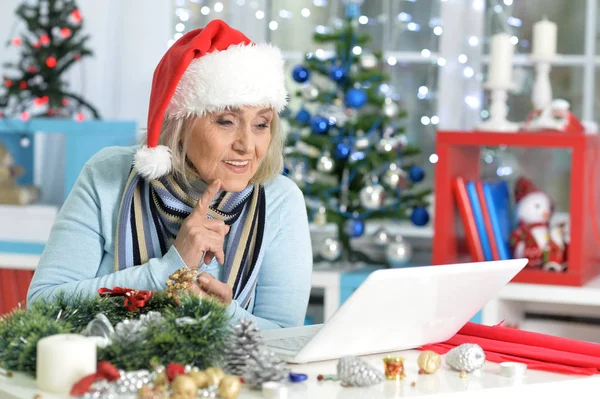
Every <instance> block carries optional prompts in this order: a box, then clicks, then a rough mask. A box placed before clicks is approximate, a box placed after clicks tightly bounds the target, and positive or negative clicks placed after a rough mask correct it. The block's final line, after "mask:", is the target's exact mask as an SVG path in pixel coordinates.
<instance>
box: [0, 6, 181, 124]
mask: <svg viewBox="0 0 600 399" xmlns="http://www.w3.org/2000/svg"><path fill="white" fill-rule="evenodd" d="M22 1H23V0H2V2H1V3H0V43H2V44H3V43H4V41H5V40H6V39H9V35H10V31H11V27H12V26H13V24H14V22H15V20H16V17H15V14H14V10H15V9H16V7H17V6H18V5H19V4H20V3H21V2H22ZM78 4H79V7H80V9H81V13H82V16H83V18H84V31H85V32H86V33H88V34H90V36H91V39H90V41H89V45H90V47H91V48H92V49H93V51H94V53H95V54H94V56H93V57H89V58H87V59H85V60H84V61H83V62H82V63H80V65H78V66H76V67H74V68H73V69H72V70H71V71H70V72H69V81H70V84H71V85H72V86H71V87H72V88H73V89H74V90H75V91H80V92H81V93H82V94H83V96H84V97H85V98H86V99H87V100H89V101H90V102H91V103H92V104H93V105H94V106H95V107H96V108H97V109H98V110H99V112H100V113H101V115H102V117H103V119H111V120H113V119H118V120H135V121H136V122H137V123H138V127H140V128H145V127H146V124H147V122H146V120H147V108H148V98H149V95H150V88H151V84H152V73H153V72H154V68H155V67H156V65H157V64H158V62H159V61H160V58H161V57H162V55H163V54H164V52H165V51H166V50H167V41H168V40H169V38H170V37H171V35H172V31H173V30H172V21H173V17H172V6H171V0H152V1H148V0H125V1H124V0H102V1H98V0H79V2H78ZM17 59H18V52H17V51H16V50H15V49H13V48H9V49H6V48H4V47H0V65H1V64H2V63H4V62H7V61H16V60H17ZM3 72H4V71H3V70H2V67H1V66H0V74H2V73H3Z"/></svg>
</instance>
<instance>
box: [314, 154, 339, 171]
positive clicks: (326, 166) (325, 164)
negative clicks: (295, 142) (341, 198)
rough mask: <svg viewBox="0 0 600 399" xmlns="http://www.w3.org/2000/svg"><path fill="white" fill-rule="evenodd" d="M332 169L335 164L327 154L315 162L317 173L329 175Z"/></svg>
mask: <svg viewBox="0 0 600 399" xmlns="http://www.w3.org/2000/svg"><path fill="white" fill-rule="evenodd" d="M334 167H335V163H334V161H333V158H331V155H330V154H329V153H325V154H323V155H321V156H320V157H319V159H318V161H317V170H318V171H319V172H325V173H331V171H333V168H334Z"/></svg>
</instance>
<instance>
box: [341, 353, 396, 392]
mask: <svg viewBox="0 0 600 399" xmlns="http://www.w3.org/2000/svg"><path fill="white" fill-rule="evenodd" d="M337 372H338V375H339V377H340V381H341V383H342V385H345V386H352V387H370V386H372V385H375V384H379V383H380V382H382V381H383V380H384V379H385V376H384V375H383V373H382V372H381V371H380V370H377V369H376V368H375V367H373V366H371V365H370V364H368V363H367V362H365V361H364V360H362V359H360V358H357V357H343V358H341V359H340V361H339V362H338V364H337Z"/></svg>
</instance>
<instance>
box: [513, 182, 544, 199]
mask: <svg viewBox="0 0 600 399" xmlns="http://www.w3.org/2000/svg"><path fill="white" fill-rule="evenodd" d="M537 192H540V193H541V192H542V190H540V189H539V188H538V186H536V185H535V183H534V182H532V181H531V180H529V179H528V178H526V177H519V179H518V180H517V182H516V183H515V201H516V202H519V201H521V199H523V197H525V196H526V195H529V194H531V193H537Z"/></svg>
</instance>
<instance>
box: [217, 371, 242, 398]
mask: <svg viewBox="0 0 600 399" xmlns="http://www.w3.org/2000/svg"><path fill="white" fill-rule="evenodd" d="M241 390H242V382H241V381H240V378H239V377H236V376H234V375H226V376H225V377H223V379H222V380H221V383H220V384H219V396H220V397H221V399H236V398H237V397H238V395H239V394H240V391H241Z"/></svg>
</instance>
